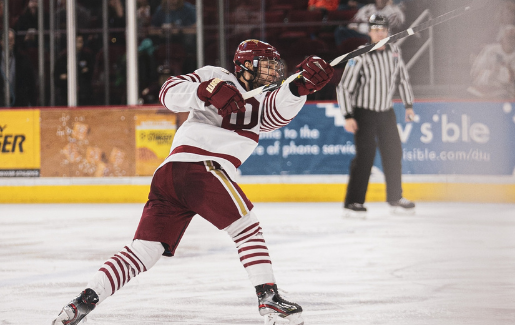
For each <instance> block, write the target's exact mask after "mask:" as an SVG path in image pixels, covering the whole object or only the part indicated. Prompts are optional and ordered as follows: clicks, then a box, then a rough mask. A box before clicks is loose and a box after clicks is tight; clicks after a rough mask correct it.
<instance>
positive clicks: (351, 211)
mask: <svg viewBox="0 0 515 325" xmlns="http://www.w3.org/2000/svg"><path fill="white" fill-rule="evenodd" d="M343 214H344V216H346V217H363V218H364V217H366V215H367V208H365V206H364V205H363V204H362V203H345V204H344V205H343Z"/></svg>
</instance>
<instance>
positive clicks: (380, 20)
mask: <svg viewBox="0 0 515 325" xmlns="http://www.w3.org/2000/svg"><path fill="white" fill-rule="evenodd" d="M368 25H369V26H370V27H372V26H381V27H383V28H388V26H389V23H388V18H386V17H385V16H383V15H377V14H374V15H372V16H370V18H369V19H368Z"/></svg>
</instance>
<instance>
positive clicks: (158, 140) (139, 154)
mask: <svg viewBox="0 0 515 325" xmlns="http://www.w3.org/2000/svg"><path fill="white" fill-rule="evenodd" d="M135 121H136V175H139V176H152V175H153V174H154V171H155V170H156V168H157V167H158V166H159V165H160V164H161V163H162V162H163V160H164V159H165V158H166V157H168V154H169V153H170V147H171V146H172V141H173V137H174V136H175V131H176V129H177V122H176V116H175V114H162V113H161V114H156V113H153V114H136V116H135Z"/></svg>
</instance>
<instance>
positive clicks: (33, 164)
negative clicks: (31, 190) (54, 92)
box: [0, 109, 41, 177]
mask: <svg viewBox="0 0 515 325" xmlns="http://www.w3.org/2000/svg"><path fill="white" fill-rule="evenodd" d="M40 147H41V140H40V127H39V110H32V109H16V110H0V177H38V176H39V172H40V168H41V152H40Z"/></svg>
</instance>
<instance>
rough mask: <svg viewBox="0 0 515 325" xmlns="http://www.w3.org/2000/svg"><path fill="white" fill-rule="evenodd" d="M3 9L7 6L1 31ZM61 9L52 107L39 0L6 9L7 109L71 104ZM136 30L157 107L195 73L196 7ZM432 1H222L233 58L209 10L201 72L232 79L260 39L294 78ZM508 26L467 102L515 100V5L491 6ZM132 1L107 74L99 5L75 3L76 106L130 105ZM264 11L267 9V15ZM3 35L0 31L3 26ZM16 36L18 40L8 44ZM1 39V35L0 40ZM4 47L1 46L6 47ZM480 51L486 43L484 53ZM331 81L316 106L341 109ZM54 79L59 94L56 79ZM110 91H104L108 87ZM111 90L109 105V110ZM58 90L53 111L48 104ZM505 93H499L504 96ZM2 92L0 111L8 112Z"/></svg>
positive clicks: (159, 15)
mask: <svg viewBox="0 0 515 325" xmlns="http://www.w3.org/2000/svg"><path fill="white" fill-rule="evenodd" d="M4 1H6V0H0V21H1V22H2V23H3V16H4V15H3V12H4V10H3V8H4ZM50 1H54V2H55V15H54V17H55V28H56V31H55V33H54V36H55V44H50V40H49V39H50V38H49V37H48V34H49V33H46V34H45V39H44V49H45V58H44V60H43V62H44V69H45V76H46V77H45V80H48V81H46V82H45V85H44V88H45V92H46V95H45V100H44V102H42V101H41V100H40V99H39V93H38V83H39V79H38V65H39V62H40V61H39V60H38V31H37V30H38V10H39V9H40V8H38V0H14V1H13V0H9V13H10V14H9V26H10V28H11V30H10V33H9V49H10V51H11V53H12V54H11V55H10V67H11V68H10V69H9V76H6V75H5V73H4V71H3V70H4V66H5V58H4V57H2V64H1V67H0V70H1V72H2V78H0V87H2V88H1V89H3V84H4V82H5V81H8V82H9V83H10V85H11V93H10V97H11V105H10V106H49V105H50V104H54V105H66V104H67V84H68V83H67V78H68V73H67V53H66V49H67V47H66V42H67V41H66V0H44V1H43V3H44V14H43V16H44V28H45V30H48V28H49V3H50ZM136 1H137V24H138V29H137V30H138V63H139V71H138V73H139V80H138V82H139V98H140V102H141V103H157V102H158V92H159V88H160V86H161V84H162V83H163V81H164V80H166V78H167V77H168V76H170V75H178V74H186V73H190V72H192V71H194V70H195V68H196V67H197V54H196V52H197V44H196V42H197V35H196V8H195V0H136ZM429 2H430V1H428V0H422V1H418V0H416V1H415V0H280V1H279V0H263V1H245V0H225V1H224V13H225V18H226V19H225V22H224V23H225V24H226V31H225V33H226V35H225V41H226V46H227V47H226V53H227V56H226V57H225V58H220V57H219V55H218V53H219V49H218V46H219V31H218V27H217V24H218V1H211V0H204V1H203V12H202V16H203V20H204V64H211V65H221V66H225V67H227V68H228V69H229V70H232V66H233V64H232V56H233V53H234V50H235V49H236V47H237V45H238V44H239V43H240V42H241V41H242V40H245V39H249V38H256V39H261V40H264V41H267V42H269V43H271V44H272V45H274V46H275V47H277V49H278V50H279V52H280V53H281V55H282V57H283V58H284V63H285V66H286V67H287V74H290V73H293V72H294V70H295V66H296V65H297V64H298V63H299V62H301V61H302V59H303V58H304V57H305V56H306V55H310V54H316V55H319V56H321V57H323V58H325V59H329V60H330V59H333V58H335V57H337V56H339V55H341V54H343V53H348V52H350V51H352V50H354V49H356V48H357V47H359V46H360V45H363V44H366V43H367V42H370V40H369V37H368V30H367V29H368V25H367V24H366V23H365V22H366V21H367V20H368V18H369V16H370V15H372V14H374V13H379V14H382V15H384V16H387V17H388V19H389V21H390V27H391V32H392V33H395V32H398V31H401V30H403V29H405V28H407V27H408V26H409V24H411V23H412V22H413V21H414V20H415V19H416V18H417V16H418V15H419V14H420V10H418V11H417V9H420V8H421V7H423V6H424V5H425V4H428V3H429ZM494 2H495V7H496V9H495V10H496V11H497V12H498V15H499V17H498V21H499V22H500V23H502V26H500V27H499V32H498V35H497V36H496V37H492V38H491V44H484V49H482V50H481V51H480V50H478V51H477V53H471V57H470V63H469V67H470V74H471V76H472V82H471V85H470V86H471V87H470V88H469V89H468V91H469V93H470V94H473V95H474V96H480V97H490V96H499V94H502V96H512V95H515V82H514V80H515V73H514V72H513V71H514V69H515V0H494ZM125 5H126V0H109V1H108V14H107V18H108V19H107V21H108V29H109V39H108V44H109V47H108V49H107V50H108V64H107V66H108V69H107V70H105V69H104V66H105V65H104V42H103V36H102V35H103V34H102V28H103V13H102V0H76V22H77V73H78V104H79V105H105V104H108V105H123V104H125V103H126V97H127V94H126V58H125V46H126V45H125V27H126V26H125V25H126V17H125ZM263 9H264V10H263ZM2 26H3V24H2ZM11 34H12V35H11ZM2 35H3V33H2ZM1 46H2V48H3V40H2V42H1ZM51 46H54V49H55V53H56V57H55V60H54V63H55V67H54V70H53V71H50V62H49V61H50V57H49V48H50V47H51ZM482 46H483V44H482ZM342 71H343V67H340V68H339V69H337V71H336V72H337V73H335V77H334V78H333V79H334V80H332V81H331V83H330V84H329V85H328V86H327V87H325V88H324V89H323V91H320V92H318V93H317V94H316V96H312V97H311V98H310V99H313V100H334V99H335V87H336V84H337V83H338V82H339V80H338V78H339V77H340V76H341V72H342ZM50 75H52V76H53V80H54V82H53V87H50V78H49V76H50ZM106 85H107V86H106ZM106 87H108V90H109V97H108V98H109V99H108V100H107V101H106V96H105V91H106ZM52 88H53V89H54V98H55V102H54V103H50V98H51V97H52V96H50V91H51V89H52ZM499 88H500V89H499ZM3 96H4V93H3V91H0V105H1V106H5V105H4V98H3Z"/></svg>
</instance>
